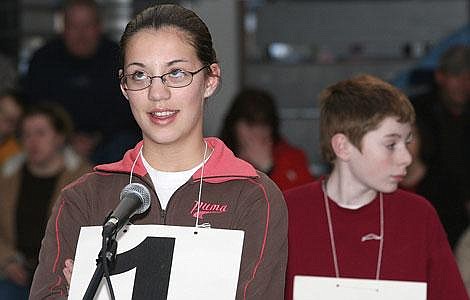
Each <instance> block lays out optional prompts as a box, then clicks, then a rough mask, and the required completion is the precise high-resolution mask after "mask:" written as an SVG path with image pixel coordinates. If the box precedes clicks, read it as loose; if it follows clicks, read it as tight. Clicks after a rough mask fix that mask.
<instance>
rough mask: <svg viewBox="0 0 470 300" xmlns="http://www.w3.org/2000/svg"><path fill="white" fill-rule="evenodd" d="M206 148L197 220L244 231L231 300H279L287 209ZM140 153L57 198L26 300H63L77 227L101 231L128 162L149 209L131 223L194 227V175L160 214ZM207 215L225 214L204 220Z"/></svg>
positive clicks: (251, 174) (213, 141) (261, 183)
mask: <svg viewBox="0 0 470 300" xmlns="http://www.w3.org/2000/svg"><path fill="white" fill-rule="evenodd" d="M206 141H207V143H208V145H209V147H211V148H212V149H214V150H213V152H212V155H211V156H210V158H209V160H208V161H207V162H206V163H205V166H204V176H203V189H202V198H201V207H200V210H199V218H201V212H202V213H203V214H204V215H203V219H204V222H205V223H210V225H211V227H212V228H225V229H239V230H243V231H245V238H244V245H243V254H242V260H241V266H240V274H239V281H238V287H237V296H236V299H237V300H242V299H243V300H244V299H253V300H254V299H257V300H258V299H260V300H262V299H266V300H268V299H269V300H271V299H283V297H284V280H285V269H286V261H287V209H286V205H285V202H284V199H283V196H282V193H281V192H280V190H279V189H278V188H277V186H276V185H275V184H274V183H273V182H272V181H271V180H270V179H269V178H268V177H267V176H266V175H265V174H263V173H260V172H257V171H256V170H255V169H254V168H253V167H252V166H251V165H250V164H248V163H247V162H245V161H242V160H240V159H238V158H236V157H235V156H234V155H233V153H232V152H231V151H230V150H229V149H228V148H227V147H226V146H225V145H224V144H223V143H222V142H221V141H220V140H218V139H217V138H207V139H206ZM141 146H142V142H140V143H139V144H137V145H136V147H135V148H134V149H132V150H129V151H128V152H127V153H126V154H125V155H124V158H123V159H122V160H121V161H119V162H117V163H113V164H108V165H101V166H97V167H95V170H94V172H93V173H90V174H87V175H85V176H83V177H81V178H80V179H78V180H77V181H75V182H74V183H72V184H71V185H69V186H68V187H67V188H65V189H64V190H63V191H62V193H61V195H60V197H59V200H58V201H57V202H56V205H55V207H54V209H53V213H52V216H51V218H50V220H49V223H48V226H47V229H46V234H45V237H44V240H43V242H42V248H41V253H40V255H39V266H38V268H37V269H36V273H35V276H34V280H33V285H32V288H31V294H30V299H65V298H66V296H67V289H68V285H67V282H66V281H65V277H64V276H63V274H62V269H63V267H64V261H65V259H67V258H73V257H74V256H75V249H76V248H75V247H76V244H77V240H78V235H79V232H80V227H81V226H91V225H102V224H103V221H104V220H105V218H106V216H107V215H108V214H109V212H110V211H111V210H112V209H114V208H115V207H116V206H117V204H118V202H119V194H120V192H121V191H122V189H123V188H124V187H125V186H126V185H127V184H128V183H129V179H130V178H129V176H130V170H131V168H132V165H133V163H134V162H136V163H135V166H134V170H133V176H132V177H133V178H132V182H138V183H141V184H144V185H146V186H147V188H148V189H149V190H150V192H151V207H150V209H149V210H148V211H147V212H146V213H144V214H142V215H137V216H135V217H134V218H133V220H132V221H133V223H134V224H166V225H179V226H194V224H195V217H196V211H197V210H195V205H196V203H197V199H198V197H197V196H198V192H199V180H200V177H201V169H199V170H198V171H197V172H196V173H195V174H194V175H193V176H192V178H191V179H190V180H189V181H188V182H186V183H185V184H184V185H183V186H181V187H180V188H179V189H178V190H177V191H176V192H175V193H174V194H173V195H172V197H171V199H170V201H169V203H168V205H167V209H166V210H163V209H162V208H161V206H160V202H159V200H158V198H157V194H156V192H155V188H154V186H153V184H152V182H151V179H150V177H149V175H148V174H147V170H146V169H145V167H144V165H143V163H142V160H141V159H140V157H139V156H138V155H139V150H140V148H141ZM157 188H158V186H157ZM204 205H205V206H204ZM203 206H204V207H203ZM214 207H218V208H221V207H223V208H224V209H220V210H219V211H218V212H217V213H211V208H214ZM181 288H184V287H181Z"/></svg>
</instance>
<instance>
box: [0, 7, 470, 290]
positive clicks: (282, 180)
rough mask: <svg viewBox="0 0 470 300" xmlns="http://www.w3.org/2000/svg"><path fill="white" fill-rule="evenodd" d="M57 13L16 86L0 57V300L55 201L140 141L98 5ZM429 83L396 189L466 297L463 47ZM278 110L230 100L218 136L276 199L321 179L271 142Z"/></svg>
mask: <svg viewBox="0 0 470 300" xmlns="http://www.w3.org/2000/svg"><path fill="white" fill-rule="evenodd" d="M63 9H64V17H65V18H64V29H63V32H62V34H61V35H60V36H58V37H57V38H55V39H53V40H51V41H49V42H48V43H47V44H46V45H45V46H43V47H41V48H40V49H38V50H37V51H36V52H35V53H34V55H33V56H32V58H31V61H30V63H29V70H28V72H27V74H26V75H25V76H24V78H18V74H17V73H16V69H15V68H14V66H13V64H12V63H11V62H10V61H9V60H8V58H7V57H4V56H0V66H1V69H2V74H1V78H0V212H1V214H2V217H1V218H0V299H26V298H27V293H28V287H29V285H30V283H31V278H32V275H33V272H34V269H35V267H36V266H37V264H38V261H37V257H38V252H39V248H40V244H41V239H42V236H43V233H44V229H45V225H46V222H47V219H48V216H49V213H50V208H51V206H52V204H53V203H54V201H55V200H56V198H57V195H58V193H59V191H60V190H61V189H62V188H63V187H64V186H65V185H67V184H68V183H70V182H72V181H73V180H74V179H76V178H78V177H80V176H81V175H83V174H85V173H86V172H87V171H89V170H91V169H92V166H93V165H95V164H100V163H106V162H112V161H115V160H117V159H119V158H120V157H121V156H122V155H123V153H124V152H125V150H126V149H129V148H131V147H133V146H134V145H135V144H136V143H137V142H138V141H139V139H140V132H139V131H138V127H137V126H136V124H135V122H134V120H133V118H132V115H131V112H130V109H129V107H128V103H127V101H126V99H125V98H124V97H123V96H122V94H121V91H120V90H119V81H118V72H117V70H118V69H119V66H120V64H121V62H120V57H119V46H118V45H117V44H116V43H115V42H113V41H111V40H110V39H108V38H106V36H105V35H104V33H103V31H102V24H101V19H100V13H99V8H98V6H97V4H96V3H95V2H93V1H88V0H74V1H67V2H66V4H65V5H64V8H63ZM433 75H434V76H433V80H432V82H429V86H430V87H432V88H431V89H430V90H429V92H427V93H426V94H422V95H416V96H414V97H412V99H411V102H412V104H413V106H414V109H415V111H416V115H417V119H416V124H415V126H414V128H413V132H414V133H413V136H414V139H413V140H412V142H411V143H410V145H409V149H410V152H411V154H412V156H413V163H412V164H411V165H410V166H409V167H408V172H407V176H406V177H405V179H404V180H403V181H402V183H401V186H402V188H403V189H406V190H410V191H413V192H415V193H417V194H420V195H423V196H425V197H426V198H427V199H429V200H430V202H431V203H432V205H433V206H434V207H435V209H436V210H437V213H438V215H439V217H440V219H441V222H442V223H443V225H444V228H445V230H446V233H447V237H448V240H449V243H450V245H451V247H452V248H453V249H454V251H455V255H456V259H457V262H458V264H459V266H460V268H461V274H462V276H463V279H464V281H465V282H466V285H467V289H469V291H470V228H469V214H470V184H469V176H468V175H469V170H470V101H469V100H470V47H469V46H464V45H460V46H455V47H452V48H450V49H449V50H448V51H446V52H445V53H444V54H443V55H442V57H441V58H440V60H439V64H438V67H437V69H436V70H434V74H433ZM312 80H314V79H312ZM314 97H315V95H312V99H313V98H314ZM277 101H278V99H276V98H275V96H274V95H271V94H270V93H269V92H268V91H265V90H261V89H257V88H246V89H243V90H241V91H240V92H239V93H238V94H237V95H236V97H235V98H234V99H233V102H232V104H231V106H230V108H229V109H228V111H227V114H226V115H225V118H224V124H223V128H222V130H221V132H220V138H221V139H222V140H223V141H224V143H225V144H226V145H227V146H229V148H231V149H232V151H233V152H234V153H235V154H236V155H237V156H238V157H240V158H242V159H244V160H246V161H248V162H250V163H251V164H252V165H253V166H255V167H256V168H257V169H258V170H261V171H263V172H265V173H266V174H268V175H269V176H270V177H271V179H272V180H273V181H274V182H275V183H276V184H277V185H278V186H279V188H280V189H281V190H282V191H285V190H288V189H290V188H293V187H296V186H299V185H302V184H304V183H308V182H312V181H315V180H316V179H318V178H320V177H321V176H323V174H312V172H311V171H310V170H311V168H310V163H311V162H309V161H308V158H307V155H306V153H305V152H304V151H305V150H306V149H301V148H299V147H298V146H295V145H293V144H291V143H290V141H289V137H288V136H283V135H282V133H281V128H282V123H281V120H280V117H279V112H278V105H277V103H278V102H277ZM312 130H314V129H313V128H312Z"/></svg>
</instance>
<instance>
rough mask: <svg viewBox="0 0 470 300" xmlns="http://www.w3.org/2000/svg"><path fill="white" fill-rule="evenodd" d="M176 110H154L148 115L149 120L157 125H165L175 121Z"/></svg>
mask: <svg viewBox="0 0 470 300" xmlns="http://www.w3.org/2000/svg"><path fill="white" fill-rule="evenodd" d="M178 112H179V111H178V110H155V111H152V112H150V113H149V116H150V120H151V121H152V122H153V123H155V124H158V125H166V124H169V123H171V122H173V121H174V120H175V119H176V115H177V114H178Z"/></svg>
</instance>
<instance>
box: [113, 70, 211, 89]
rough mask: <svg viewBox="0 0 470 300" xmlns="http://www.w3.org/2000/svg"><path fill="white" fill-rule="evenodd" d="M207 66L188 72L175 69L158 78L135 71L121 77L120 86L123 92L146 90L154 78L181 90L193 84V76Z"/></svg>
mask: <svg viewBox="0 0 470 300" xmlns="http://www.w3.org/2000/svg"><path fill="white" fill-rule="evenodd" d="M207 67H209V65H205V66H204V67H202V68H200V69H199V70H197V71H194V72H190V71H186V70H182V69H175V70H172V71H170V72H168V73H165V74H163V75H160V76H149V75H147V74H146V73H145V72H142V71H137V72H134V73H133V74H125V75H122V76H121V84H122V86H123V87H124V89H125V90H129V91H140V90H143V89H146V88H148V87H149V86H150V85H151V84H152V80H153V79H154V78H160V79H161V81H162V83H163V84H164V85H165V86H167V87H171V88H182V87H185V86H188V85H190V84H191V82H193V76H194V75H196V74H197V73H199V72H201V71H202V70H204V69H205V68H207Z"/></svg>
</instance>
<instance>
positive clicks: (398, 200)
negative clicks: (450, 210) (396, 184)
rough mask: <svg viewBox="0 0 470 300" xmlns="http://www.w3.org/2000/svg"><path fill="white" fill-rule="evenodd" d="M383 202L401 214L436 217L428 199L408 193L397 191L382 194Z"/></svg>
mask: <svg viewBox="0 0 470 300" xmlns="http://www.w3.org/2000/svg"><path fill="white" fill-rule="evenodd" d="M384 201H386V203H388V205H389V206H390V207H392V208H395V209H397V210H400V211H401V212H402V213H403V214H407V213H409V214H412V215H414V216H416V214H418V215H427V216H429V215H430V214H431V215H436V216H437V213H436V210H435V209H434V207H433V206H432V204H431V202H429V200H428V199H426V198H424V197H423V196H421V195H418V194H415V193H413V192H410V191H406V190H402V189H397V190H396V191H394V192H393V193H389V194H384Z"/></svg>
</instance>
